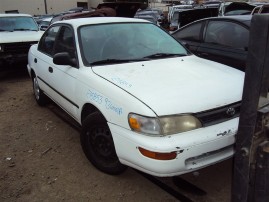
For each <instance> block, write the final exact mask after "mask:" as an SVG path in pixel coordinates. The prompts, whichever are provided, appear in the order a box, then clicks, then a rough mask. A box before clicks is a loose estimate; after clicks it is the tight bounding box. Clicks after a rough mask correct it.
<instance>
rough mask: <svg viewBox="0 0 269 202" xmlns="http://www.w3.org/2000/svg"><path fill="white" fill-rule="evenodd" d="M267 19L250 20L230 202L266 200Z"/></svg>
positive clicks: (268, 190) (268, 144)
mask: <svg viewBox="0 0 269 202" xmlns="http://www.w3.org/2000/svg"><path fill="white" fill-rule="evenodd" d="M268 55H269V16H268V15H254V16H253V17H252V21H251V28H250V39H249V46H248V58H247V68H246V74H245V84H244V90H243V98H242V105H241V109H240V120H239V128H238V133H237V137H236V147H235V157H234V169H233V184H232V200H231V201H232V202H268V201H269V186H268V185H269V94H268V92H269V91H268V89H269V57H268Z"/></svg>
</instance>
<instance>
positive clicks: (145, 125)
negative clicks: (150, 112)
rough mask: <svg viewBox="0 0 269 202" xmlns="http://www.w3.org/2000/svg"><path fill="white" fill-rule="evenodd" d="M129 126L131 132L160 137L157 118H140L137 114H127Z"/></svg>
mask: <svg viewBox="0 0 269 202" xmlns="http://www.w3.org/2000/svg"><path fill="white" fill-rule="evenodd" d="M128 121H129V125H130V127H131V129H132V130H134V131H136V132H140V133H146V134H151V135H160V134H161V128H160V123H159V120H158V119H157V118H153V117H145V116H140V115H138V114H129V117H128Z"/></svg>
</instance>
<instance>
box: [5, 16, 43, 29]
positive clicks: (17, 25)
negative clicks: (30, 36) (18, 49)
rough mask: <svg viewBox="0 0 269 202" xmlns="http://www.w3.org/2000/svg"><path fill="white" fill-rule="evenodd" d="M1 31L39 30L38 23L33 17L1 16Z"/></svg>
mask: <svg viewBox="0 0 269 202" xmlns="http://www.w3.org/2000/svg"><path fill="white" fill-rule="evenodd" d="M0 29H1V30H0V31H9V32H13V31H28V30H31V31H38V27H37V24H36V23H35V21H34V19H33V18H31V17H0Z"/></svg>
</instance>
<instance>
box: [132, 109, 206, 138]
mask: <svg viewBox="0 0 269 202" xmlns="http://www.w3.org/2000/svg"><path fill="white" fill-rule="evenodd" d="M128 121H129V125H130V127H131V129H132V130H134V131H137V132H140V133H145V134H149V135H171V134H176V133H182V132H186V131H190V130H194V129H197V128H201V127H202V123H201V122H200V121H199V120H198V119H197V118H196V117H194V116H192V115H189V114H183V115H174V116H165V117H159V118H154V117H145V116H141V115H138V114H133V113H130V114H129V117H128Z"/></svg>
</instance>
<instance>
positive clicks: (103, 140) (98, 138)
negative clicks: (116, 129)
mask: <svg viewBox="0 0 269 202" xmlns="http://www.w3.org/2000/svg"><path fill="white" fill-rule="evenodd" d="M86 135H87V137H88V142H89V144H90V146H91V148H92V150H93V151H94V153H95V154H96V155H97V156H98V157H99V158H102V159H103V160H106V161H107V160H109V161H111V160H115V159H117V158H116V153H115V148H114V143H113V140H112V137H111V134H110V131H109V129H107V128H104V127H96V128H94V129H92V130H91V131H87V132H86Z"/></svg>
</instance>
